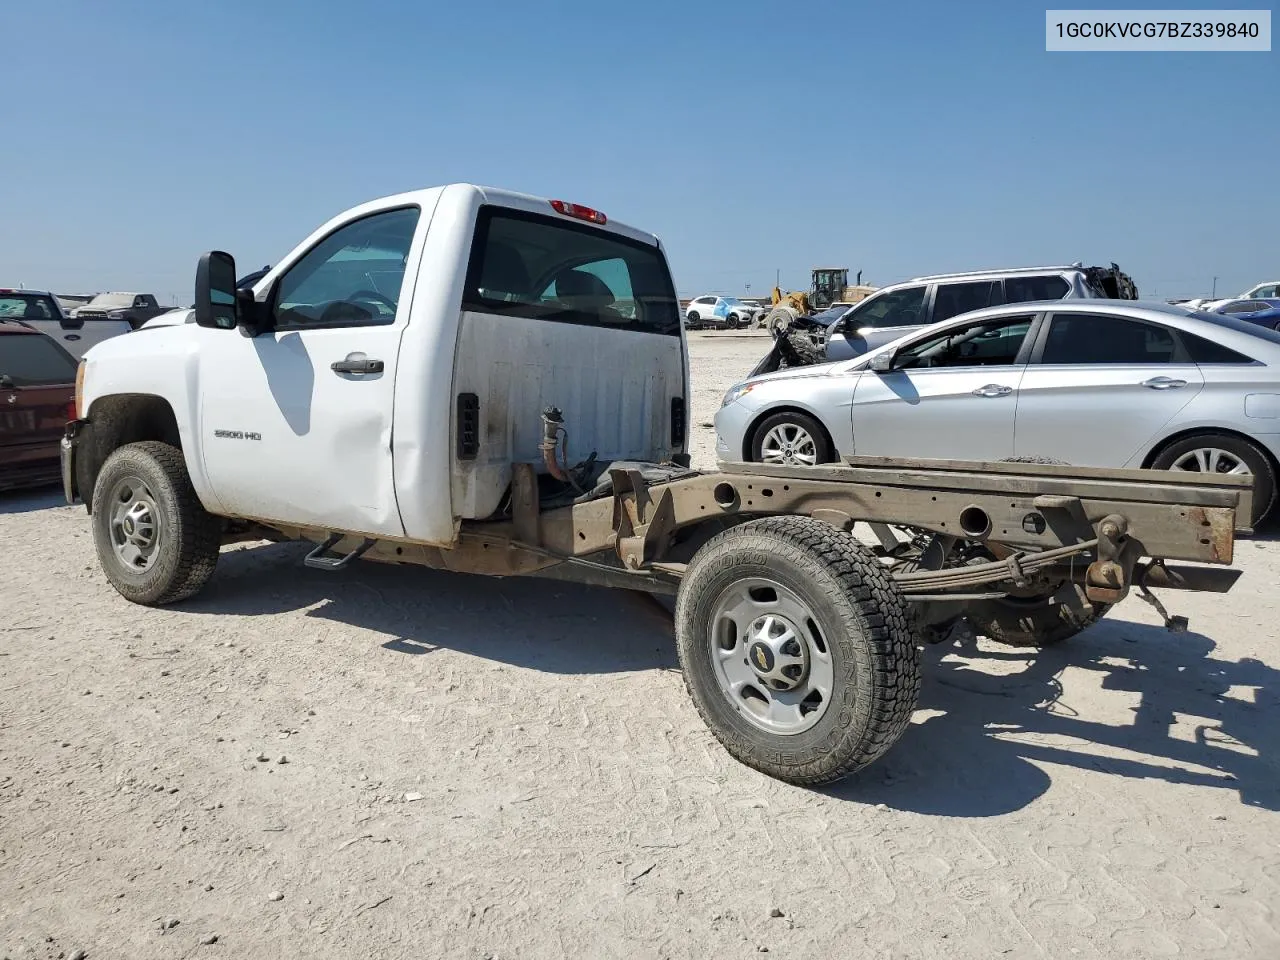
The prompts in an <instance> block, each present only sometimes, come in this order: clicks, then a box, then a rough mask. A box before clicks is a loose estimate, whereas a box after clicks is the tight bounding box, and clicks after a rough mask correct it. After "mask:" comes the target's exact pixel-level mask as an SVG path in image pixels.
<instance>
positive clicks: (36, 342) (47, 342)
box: [0, 317, 76, 490]
mask: <svg viewBox="0 0 1280 960" xmlns="http://www.w3.org/2000/svg"><path fill="white" fill-rule="evenodd" d="M75 379H76V360H75V358H74V357H72V356H71V354H70V353H68V352H67V351H66V350H64V349H63V348H62V347H61V346H59V345H58V344H57V343H56V342H55V341H54V340H53V339H52V338H51V337H48V336H45V335H44V334H42V333H40V332H39V331H38V330H35V329H34V328H33V327H31V326H30V325H29V324H27V323H24V322H21V321H18V320H14V319H9V318H3V317H0V490H4V489H9V488H12V487H22V486H29V485H35V484H40V483H52V482H54V481H56V480H58V479H59V478H60V477H61V475H62V474H61V471H62V468H61V464H60V460H59V457H60V450H61V447H60V444H61V441H62V432H63V428H64V427H66V425H67V421H68V420H74V419H75V417H76V412H75Z"/></svg>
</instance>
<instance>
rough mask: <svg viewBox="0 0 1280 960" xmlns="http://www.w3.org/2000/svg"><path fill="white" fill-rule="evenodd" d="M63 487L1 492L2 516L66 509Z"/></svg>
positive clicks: (0, 511)
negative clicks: (57, 508)
mask: <svg viewBox="0 0 1280 960" xmlns="http://www.w3.org/2000/svg"><path fill="white" fill-rule="evenodd" d="M66 505H67V501H66V500H64V499H63V497H62V487H61V486H48V487H33V488H29V489H24V490H6V491H4V492H0V515H3V514H6V513H9V514H13V513H35V512H37V511H39V510H50V509H52V508H54V507H65V506H66Z"/></svg>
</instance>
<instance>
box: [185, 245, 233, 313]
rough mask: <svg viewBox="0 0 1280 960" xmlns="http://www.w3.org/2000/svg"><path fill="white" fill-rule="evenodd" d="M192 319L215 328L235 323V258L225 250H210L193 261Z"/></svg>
mask: <svg viewBox="0 0 1280 960" xmlns="http://www.w3.org/2000/svg"><path fill="white" fill-rule="evenodd" d="M195 311H196V323H197V324H199V325H200V326H202V327H213V328H214V329H216V330H234V329H235V328H236V325H237V324H238V323H239V310H237V304H236V260H235V257H233V256H231V254H229V253H223V252H222V251H221V250H210V251H209V252H208V253H206V254H205V255H204V256H202V257H201V258H200V262H199V263H198V264H197V265H196V302H195Z"/></svg>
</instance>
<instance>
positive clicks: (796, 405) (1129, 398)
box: [715, 300, 1280, 522]
mask: <svg viewBox="0 0 1280 960" xmlns="http://www.w3.org/2000/svg"><path fill="white" fill-rule="evenodd" d="M715 427H716V455H717V457H718V458H719V459H720V460H722V461H743V460H745V461H758V462H765V463H784V464H798V465H808V464H820V463H828V462H832V461H835V460H838V459H841V458H843V457H846V456H852V455H857V456H885V457H928V458H936V459H943V460H1004V459H1008V458H1012V457H1018V458H1022V457H1041V458H1043V457H1048V458H1052V459H1056V460H1059V461H1062V462H1065V463H1069V464H1072V465H1074V466H1081V467H1150V468H1154V469H1173V470H1192V471H1204V472H1212V473H1234V474H1248V475H1252V476H1253V477H1254V503H1253V520H1254V521H1255V522H1256V521H1257V520H1258V519H1260V518H1261V517H1262V516H1263V515H1264V514H1265V513H1266V512H1267V510H1268V509H1269V507H1270V505H1271V503H1272V501H1273V500H1274V499H1275V493H1276V474H1277V463H1280V333H1277V332H1276V331H1274V330H1269V329H1267V328H1265V327H1259V326H1257V325H1255V324H1248V323H1245V322H1243V321H1240V320H1237V319H1235V318H1234V317H1229V316H1224V315H1222V314H1207V313H1203V312H1193V311H1188V310H1185V309H1182V308H1179V307H1174V306H1170V305H1169V304H1164V303H1141V302H1135V301H1119V300H1069V301H1066V300H1064V301H1055V302H1052V303H1047V302H1046V303H1035V304H1027V303H1019V304H1007V305H1005V306H1000V307H988V308H986V309H984V310H977V311H974V312H972V313H967V314H963V315H961V316H958V317H954V318H952V319H950V320H946V321H943V322H942V323H937V324H934V325H932V326H930V327H926V328H925V329H923V330H920V331H918V332H916V333H913V334H911V335H909V336H906V337H903V338H902V339H900V340H896V341H894V342H893V343H891V344H887V345H885V346H883V347H879V348H878V349H875V350H872V351H870V352H869V353H867V354H865V355H863V356H862V357H859V358H857V359H854V360H846V361H842V362H838V363H828V364H821V365H816V366H809V367H798V368H792V369H785V370H781V371H778V372H776V373H771V374H766V375H764V376H761V377H757V378H754V379H750V380H746V381H744V382H742V383H740V384H738V385H736V386H734V387H733V388H732V389H730V390H729V392H728V393H727V394H726V395H725V397H724V402H723V406H722V407H721V409H720V412H719V413H718V414H716V417H715Z"/></svg>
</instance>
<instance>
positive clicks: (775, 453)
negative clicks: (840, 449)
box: [751, 410, 833, 467]
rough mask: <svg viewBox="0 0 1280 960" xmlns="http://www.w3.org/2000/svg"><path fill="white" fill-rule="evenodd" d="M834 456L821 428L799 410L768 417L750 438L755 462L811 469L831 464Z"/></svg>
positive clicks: (815, 421)
mask: <svg viewBox="0 0 1280 960" xmlns="http://www.w3.org/2000/svg"><path fill="white" fill-rule="evenodd" d="M832 457H833V451H832V449H831V444H830V442H829V441H828V440H827V435H826V432H825V431H824V430H823V429H822V425H821V424H820V423H818V421H817V420H815V419H814V418H813V417H811V416H809V415H808V414H806V413H800V412H799V411H792V410H786V411H784V412H782V413H775V414H773V415H772V416H769V417H765V418H764V419H763V420H761V421H760V423H759V424H758V425H757V426H756V428H755V431H754V432H753V433H752V435H751V459H752V461H754V462H755V463H779V464H786V465H788V466H797V467H812V466H816V465H817V464H819V463H830V462H831V460H832Z"/></svg>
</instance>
